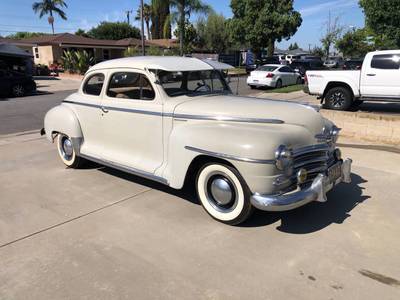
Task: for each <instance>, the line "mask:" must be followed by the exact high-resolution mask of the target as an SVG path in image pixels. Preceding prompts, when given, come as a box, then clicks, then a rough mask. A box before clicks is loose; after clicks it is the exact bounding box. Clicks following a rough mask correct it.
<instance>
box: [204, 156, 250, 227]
mask: <svg viewBox="0 0 400 300" xmlns="http://www.w3.org/2000/svg"><path fill="white" fill-rule="evenodd" d="M196 190H197V195H198V197H199V200H200V202H201V204H202V206H203V208H204V209H205V211H206V212H207V213H208V214H209V215H210V216H211V217H213V218H214V219H216V220H218V221H220V222H222V223H225V224H229V225H237V224H240V223H242V222H244V221H245V220H246V219H247V218H248V217H249V216H250V215H251V213H252V212H253V206H252V205H251V203H250V191H249V189H248V187H247V185H246V183H245V182H244V180H243V178H242V177H241V176H240V174H239V172H238V171H237V170H236V169H235V168H233V167H230V166H227V165H224V164H219V163H210V164H207V165H205V166H204V167H203V168H202V169H201V170H200V171H199V173H198V175H197V178H196Z"/></svg>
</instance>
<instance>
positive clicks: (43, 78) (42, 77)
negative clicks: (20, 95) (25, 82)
mask: <svg viewBox="0 0 400 300" xmlns="http://www.w3.org/2000/svg"><path fill="white" fill-rule="evenodd" d="M33 79H34V80H60V78H57V77H54V76H33Z"/></svg>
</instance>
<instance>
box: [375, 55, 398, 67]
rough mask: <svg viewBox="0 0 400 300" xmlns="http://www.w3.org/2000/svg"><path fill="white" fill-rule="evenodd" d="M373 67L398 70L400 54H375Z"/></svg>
mask: <svg viewBox="0 0 400 300" xmlns="http://www.w3.org/2000/svg"><path fill="white" fill-rule="evenodd" d="M371 68H375V69H385V70H398V69H399V68H400V54H399V55H397V54H380V55H374V56H373V57H372V61H371Z"/></svg>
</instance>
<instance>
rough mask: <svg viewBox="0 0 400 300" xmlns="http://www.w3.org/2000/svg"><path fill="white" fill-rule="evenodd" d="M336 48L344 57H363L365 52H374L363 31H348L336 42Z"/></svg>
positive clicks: (365, 32)
mask: <svg viewBox="0 0 400 300" xmlns="http://www.w3.org/2000/svg"><path fill="white" fill-rule="evenodd" d="M335 46H336V48H337V49H338V50H339V51H340V52H342V53H343V55H344V56H346V57H364V56H365V54H367V52H370V51H372V50H374V46H373V45H372V44H371V43H369V42H368V34H367V31H366V30H365V29H357V30H350V31H348V32H346V33H345V34H344V35H343V37H342V38H340V39H338V40H337V41H336V45H335Z"/></svg>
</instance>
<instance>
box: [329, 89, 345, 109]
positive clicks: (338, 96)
mask: <svg viewBox="0 0 400 300" xmlns="http://www.w3.org/2000/svg"><path fill="white" fill-rule="evenodd" d="M330 100H331V101H332V105H333V106H334V107H341V106H342V105H343V104H344V102H345V100H346V99H345V96H344V94H343V93H342V92H336V93H334V94H333V95H332V96H331V98H330Z"/></svg>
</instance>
